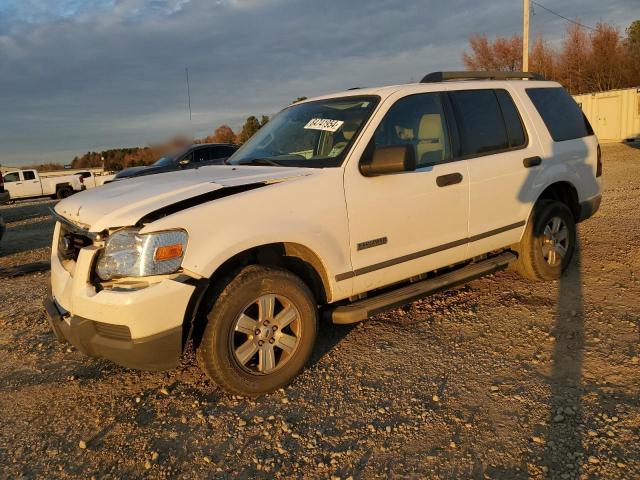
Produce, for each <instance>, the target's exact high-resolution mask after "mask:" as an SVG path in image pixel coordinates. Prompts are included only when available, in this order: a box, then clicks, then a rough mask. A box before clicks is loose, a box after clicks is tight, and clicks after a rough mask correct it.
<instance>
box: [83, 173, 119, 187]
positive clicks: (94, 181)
mask: <svg viewBox="0 0 640 480" xmlns="http://www.w3.org/2000/svg"><path fill="white" fill-rule="evenodd" d="M76 175H78V177H80V183H82V185H84V186H85V188H86V189H91V188H95V187H100V186H102V185H104V184H105V183H110V182H111V181H113V179H114V178H115V174H108V175H96V174H95V173H94V172H90V171H86V172H78V173H76Z"/></svg>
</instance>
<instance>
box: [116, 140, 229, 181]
mask: <svg viewBox="0 0 640 480" xmlns="http://www.w3.org/2000/svg"><path fill="white" fill-rule="evenodd" d="M238 148H239V147H238V145H233V144H227V143H198V144H195V145H191V146H190V147H188V148H185V149H183V150H179V151H177V152H174V153H172V154H169V155H166V156H164V157H162V158H160V159H159V160H157V161H156V162H155V163H153V164H151V165H148V166H144V167H130V168H125V169H124V170H122V171H120V172H118V173H117V174H116V176H115V178H114V180H122V179H125V178H132V177H139V176H142V175H153V174H154V173H164V172H173V171H176V170H180V169H184V168H196V167H199V166H203V165H222V164H223V163H224V161H225V159H227V158H228V157H230V156H231V155H232V154H233V153H234V152H235V151H236V150H237V149H238Z"/></svg>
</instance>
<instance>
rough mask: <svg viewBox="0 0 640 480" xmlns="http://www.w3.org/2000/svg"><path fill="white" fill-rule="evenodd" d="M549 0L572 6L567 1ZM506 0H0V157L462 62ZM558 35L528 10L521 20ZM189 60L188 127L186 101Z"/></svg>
mask: <svg viewBox="0 0 640 480" xmlns="http://www.w3.org/2000/svg"><path fill="white" fill-rule="evenodd" d="M635 1H636V0H616V1H614V2H607V3H606V4H601V2H596V1H595V0H586V1H584V2H581V5H580V13H581V17H580V18H581V21H582V22H584V23H595V22H596V21H598V20H599V19H603V20H606V21H611V22H614V23H616V24H619V25H620V26H621V27H623V26H626V25H627V23H628V22H629V20H628V11H630V10H633V5H634V2H635ZM553 8H554V9H555V10H557V11H559V12H562V13H564V14H567V16H569V17H573V16H574V13H575V12H574V9H575V8H576V7H575V5H574V4H571V3H569V2H567V1H563V2H556V3H555V4H554V5H553ZM520 17H521V6H520V5H519V4H517V2H516V3H514V2H510V1H508V0H499V1H494V2H468V1H466V0H464V1H463V0H451V1H449V2H446V3H444V2H436V1H435V0H433V1H418V0H369V1H365V0H359V1H349V2H345V1H339V0H326V1H322V2H318V1H312V0H219V1H216V2H210V1H205V0H90V1H81V0H62V1H57V2H46V1H44V0H40V1H38V0H28V1H24V0H22V1H20V0H15V1H13V2H11V1H8V2H7V1H5V3H3V4H2V7H0V65H1V66H2V67H1V68H2V75H0V105H1V108H2V115H0V145H2V149H1V150H0V162H1V163H8V164H16V163H28V162H33V161H63V162H66V161H68V160H69V159H70V156H69V152H75V154H81V153H83V152H84V151H87V150H89V149H99V148H106V147H117V146H132V145H144V144H146V143H148V142H152V141H157V140H161V139H162V138H165V137H166V136H168V135H171V134H172V133H175V132H178V131H180V132H182V131H185V130H187V129H192V128H193V131H195V133H196V134H198V135H203V134H206V133H211V132H212V131H213V129H214V128H215V127H216V126H217V125H219V124H220V123H223V122H225V123H229V124H230V125H231V126H232V127H234V128H238V127H239V126H240V125H241V123H242V121H243V120H244V118H246V117H247V116H248V115H251V114H262V113H264V114H271V113H274V112H276V111H278V110H279V109H280V108H282V107H283V106H285V105H287V104H288V103H290V101H291V100H293V99H294V98H296V97H298V96H301V95H305V96H313V95H319V94H323V93H328V92H331V91H335V90H342V89H345V88H349V87H353V86H356V85H357V86H374V85H384V84H391V83H403V82H408V81H410V80H412V79H413V80H419V79H420V78H421V77H422V76H423V75H424V74H425V73H427V72H428V71H431V70H442V69H456V68H460V67H461V59H460V57H461V54H462V50H463V49H464V48H465V46H466V38H467V37H468V35H469V34H471V33H474V32H479V33H487V34H488V35H489V36H494V35H496V34H512V33H514V32H519V30H520V28H521V27H520V21H521V20H520ZM536 29H538V30H540V31H541V32H542V33H544V34H545V35H546V36H547V37H549V38H555V39H559V38H560V37H561V33H562V31H563V29H564V23H563V21H562V20H560V19H557V18H556V17H552V16H550V15H548V14H546V13H545V12H544V11H538V10H536V15H534V17H533V19H532V33H533V32H535V31H536ZM185 67H188V68H189V75H190V83H191V105H192V109H193V114H194V115H193V119H194V125H193V127H192V126H191V125H189V123H188V112H187V108H186V100H187V99H186V85H185Z"/></svg>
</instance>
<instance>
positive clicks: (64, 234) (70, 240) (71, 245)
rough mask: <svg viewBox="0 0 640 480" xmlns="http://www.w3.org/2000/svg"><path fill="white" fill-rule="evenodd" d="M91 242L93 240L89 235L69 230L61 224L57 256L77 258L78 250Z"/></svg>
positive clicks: (68, 258)
mask: <svg viewBox="0 0 640 480" xmlns="http://www.w3.org/2000/svg"><path fill="white" fill-rule="evenodd" d="M92 243H93V241H92V240H91V239H90V238H89V237H87V236H84V235H82V234H79V233H77V232H70V231H68V230H67V229H66V228H65V227H64V225H61V226H60V236H59V237H58V256H59V257H60V259H61V260H74V261H75V260H78V255H79V254H80V250H81V249H83V248H84V247H88V246H89V245H91V244H92Z"/></svg>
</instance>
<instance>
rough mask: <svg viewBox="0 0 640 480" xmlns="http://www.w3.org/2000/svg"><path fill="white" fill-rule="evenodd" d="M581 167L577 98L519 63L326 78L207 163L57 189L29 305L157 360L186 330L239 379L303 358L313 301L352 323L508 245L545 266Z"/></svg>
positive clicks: (579, 200) (529, 265) (592, 156)
mask: <svg viewBox="0 0 640 480" xmlns="http://www.w3.org/2000/svg"><path fill="white" fill-rule="evenodd" d="M463 78H464V80H463ZM601 170H602V166H601V161H600V153H599V146H598V141H597V139H596V137H595V136H594V135H593V131H592V130H591V127H590V126H589V124H588V122H587V120H586V119H585V117H584V116H583V114H582V112H581V111H580V109H579V107H578V106H577V105H576V103H575V102H574V101H573V100H572V99H571V97H570V96H569V95H567V93H566V92H565V90H564V89H563V88H562V87H561V86H560V85H559V84H557V83H553V82H547V81H541V80H539V79H538V77H537V76H535V75H533V74H527V73H518V72H515V73H514V72H510V73H509V74H505V73H499V72H489V73H488V72H464V73H462V72H437V73H435V74H430V75H427V76H426V77H425V78H424V79H423V80H422V82H420V83H417V84H411V85H397V86H388V87H381V88H367V89H352V90H349V91H346V92H341V93H337V94H333V95H327V96H324V97H319V98H316V99H311V100H307V101H305V102H302V103H296V104H294V105H291V106H289V107H287V108H285V109H284V110H282V111H281V112H280V113H279V114H278V115H277V116H275V117H274V118H273V119H272V120H271V121H270V122H269V123H268V124H266V125H265V126H264V127H262V128H261V129H260V131H259V132H258V133H256V134H255V135H254V136H253V137H252V138H251V139H250V140H249V141H248V142H247V143H245V144H244V145H243V146H242V148H240V150H238V151H237V152H236V153H235V154H234V155H233V156H232V157H231V158H230V159H229V160H228V161H227V165H221V166H205V167H202V168H198V169H193V170H188V171H181V172H171V173H163V174H159V175H154V176H151V177H143V178H136V179H132V180H130V181H127V182H115V183H112V184H109V185H106V186H105V187H104V188H100V189H97V190H93V191H87V192H83V193H80V194H78V195H74V196H73V197H70V198H68V199H66V200H64V201H62V202H60V203H59V204H58V205H57V206H56V208H55V212H54V214H55V216H56V218H57V220H58V222H57V224H56V228H55V233H54V238H53V249H52V258H51V283H52V293H53V296H52V298H50V299H48V300H47V301H46V302H45V305H46V308H47V311H48V313H49V316H50V318H51V325H52V327H53V329H54V331H55V333H56V335H57V336H58V338H59V339H60V340H63V341H64V340H66V341H69V342H71V343H72V344H73V345H75V346H76V347H77V348H78V349H79V350H80V351H82V352H85V353H86V354H88V355H91V356H96V357H103V358H107V359H110V360H112V361H114V362H116V363H119V364H121V365H124V366H128V367H134V368H143V369H167V368H171V367H173V366H175V365H176V364H177V363H178V362H179V360H180V357H181V355H182V352H183V351H184V349H185V346H186V345H187V342H188V341H189V340H192V341H193V343H194V345H195V348H196V349H197V357H198V360H199V363H200V365H201V366H202V368H203V369H204V371H205V372H206V373H207V375H208V376H209V377H210V378H211V379H213V380H214V381H215V382H216V383H218V384H219V385H220V386H221V387H223V388H224V389H226V390H228V391H230V392H234V393H237V394H241V395H259V394H262V393H265V392H269V391H273V390H275V389H277V388H279V387H281V386H283V385H285V384H287V383H288V382H289V381H291V380H292V379H293V378H294V377H295V376H296V374H297V373H298V372H299V371H300V370H301V369H302V368H303V366H304V364H305V362H306V361H307V360H308V358H309V356H310V354H311V351H312V349H313V344H314V340H315V338H316V330H317V321H318V317H319V314H320V313H321V312H322V313H324V314H325V315H326V316H327V317H329V318H331V319H332V320H333V322H334V323H351V322H357V321H361V320H364V319H366V318H367V317H368V316H370V315H372V314H375V313H377V312H380V311H382V310H384V309H387V308H393V307H396V306H398V305H401V304H404V303H407V302H411V301H413V300H415V299H417V298H420V297H424V296H426V295H428V294H430V293H433V292H434V291H437V290H441V289H443V288H447V287H450V286H454V285H459V284H462V283H465V282H468V281H469V280H471V279H473V278H477V277H479V276H481V275H484V274H489V273H492V272H495V271H497V270H500V269H502V268H506V267H507V266H508V265H509V264H512V263H513V264H514V265H515V266H516V268H517V269H518V270H519V271H520V272H522V273H523V274H524V275H525V276H527V277H529V278H534V279H540V280H550V279H555V278H558V277H560V275H561V274H562V272H563V270H564V269H565V268H566V267H567V265H568V263H569V262H570V260H571V256H572V254H573V251H574V248H575V243H576V227H575V224H576V222H579V221H582V220H584V219H585V218H588V217H589V216H591V215H592V214H593V213H594V212H595V211H596V210H597V209H598V207H599V204H600V198H601V188H602V185H601V178H600V175H601Z"/></svg>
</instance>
